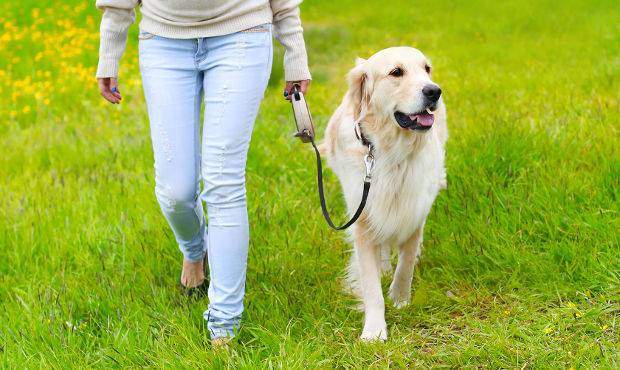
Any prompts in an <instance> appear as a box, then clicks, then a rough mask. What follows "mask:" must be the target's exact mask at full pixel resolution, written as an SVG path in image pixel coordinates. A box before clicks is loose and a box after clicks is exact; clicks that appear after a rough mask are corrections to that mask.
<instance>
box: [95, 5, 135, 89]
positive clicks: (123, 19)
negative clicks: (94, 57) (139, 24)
mask: <svg viewBox="0 0 620 370" xmlns="http://www.w3.org/2000/svg"><path fill="white" fill-rule="evenodd" d="M137 5H138V0H97V2H96V6H97V8H99V9H100V10H102V11H103V16H102V17H101V26H100V28H99V40H100V41H99V64H98V65H97V77H98V78H101V77H118V66H119V63H120V60H121V56H122V55H123V52H124V51H125V44H126V43H127V31H128V29H129V26H131V24H132V23H133V22H134V20H135V18H136V13H135V10H134V8H135V7H136V6H137Z"/></svg>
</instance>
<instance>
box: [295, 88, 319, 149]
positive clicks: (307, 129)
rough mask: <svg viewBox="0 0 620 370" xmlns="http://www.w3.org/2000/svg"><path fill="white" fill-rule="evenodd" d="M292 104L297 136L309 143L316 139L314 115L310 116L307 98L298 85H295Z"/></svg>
mask: <svg viewBox="0 0 620 370" xmlns="http://www.w3.org/2000/svg"><path fill="white" fill-rule="evenodd" d="M291 104H292V105H293V113H294V116H295V124H296V125H297V133H295V136H296V137H298V138H300V139H301V141H302V142H304V143H309V142H310V141H311V140H312V139H313V138H314V125H313V124H312V115H311V114H310V109H308V104H307V103H306V98H305V97H304V94H303V93H302V92H301V90H300V89H299V85H297V84H295V85H293V96H292V97H291Z"/></svg>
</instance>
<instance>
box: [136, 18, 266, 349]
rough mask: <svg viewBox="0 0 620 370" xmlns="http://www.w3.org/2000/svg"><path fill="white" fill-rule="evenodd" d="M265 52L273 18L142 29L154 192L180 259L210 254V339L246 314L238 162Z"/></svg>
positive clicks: (242, 161)
mask: <svg viewBox="0 0 620 370" xmlns="http://www.w3.org/2000/svg"><path fill="white" fill-rule="evenodd" d="M272 51H273V50H272V34H271V25H270V24H264V25H261V26H257V27H255V28H252V29H250V30H246V31H241V32H237V33H233V34H229V35H224V36H214V37H207V38H198V39H170V38H164V37H160V36H155V35H152V34H149V33H146V32H140V41H139V60H140V70H141V73H142V83H143V87H144V95H145V98H146V103H147V108H148V115H149V120H150V127H151V140H152V145H153V152H154V156H155V195H156V197H157V200H158V202H159V204H160V207H161V210H162V211H163V213H164V215H165V217H166V219H167V221H168V223H169V224H170V227H171V228H172V231H173V232H174V235H175V238H176V240H177V242H178V244H179V248H180V250H181V252H182V253H183V256H184V258H185V259H187V260H190V261H201V260H202V259H203V258H204V254H205V253H207V255H208V261H209V270H210V284H209V292H208V295H209V307H208V309H207V311H205V314H204V317H205V319H206V320H207V321H208V323H207V326H208V328H209V332H210V334H211V337H212V338H217V337H222V336H233V335H234V332H235V331H236V330H237V329H238V327H239V323H240V319H241V313H242V312H243V296H244V293H245V275H246V264H247V256H248V241H249V225H248V213H247V207H246V191H245V166H246V159H247V153H248V147H249V145H250V137H251V135H252V128H253V126H254V120H255V119H256V115H257V113H258V108H259V105H260V102H261V100H262V98H263V94H264V91H265V89H266V87H267V81H268V79H269V74H270V72H271V63H272ZM203 99H204V106H205V108H204V124H203V129H202V134H201V133H200V110H201V105H202V101H203ZM201 136H202V137H201ZM200 180H202V182H203V184H202V185H203V186H202V190H201V188H200V182H201V181H200ZM203 201H204V203H205V204H206V211H207V221H208V227H207V225H205V217H204V213H203Z"/></svg>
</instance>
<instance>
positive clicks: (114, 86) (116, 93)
mask: <svg viewBox="0 0 620 370" xmlns="http://www.w3.org/2000/svg"><path fill="white" fill-rule="evenodd" d="M110 92H112V95H114V97H115V98H117V99H118V101H119V102H120V101H121V100H122V99H123V98H122V97H121V92H120V91H119V90H118V80H117V79H116V78H113V77H110Z"/></svg>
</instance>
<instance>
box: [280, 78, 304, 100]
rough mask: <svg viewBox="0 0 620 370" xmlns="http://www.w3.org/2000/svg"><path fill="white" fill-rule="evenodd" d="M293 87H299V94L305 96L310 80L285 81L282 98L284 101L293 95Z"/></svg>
mask: <svg viewBox="0 0 620 370" xmlns="http://www.w3.org/2000/svg"><path fill="white" fill-rule="evenodd" d="M293 85H299V89H300V90H301V93H302V94H304V95H306V92H307V91H308V86H309V85H310V80H303V81H287V82H286V86H285V87H284V97H285V98H286V100H291V95H293Z"/></svg>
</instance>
